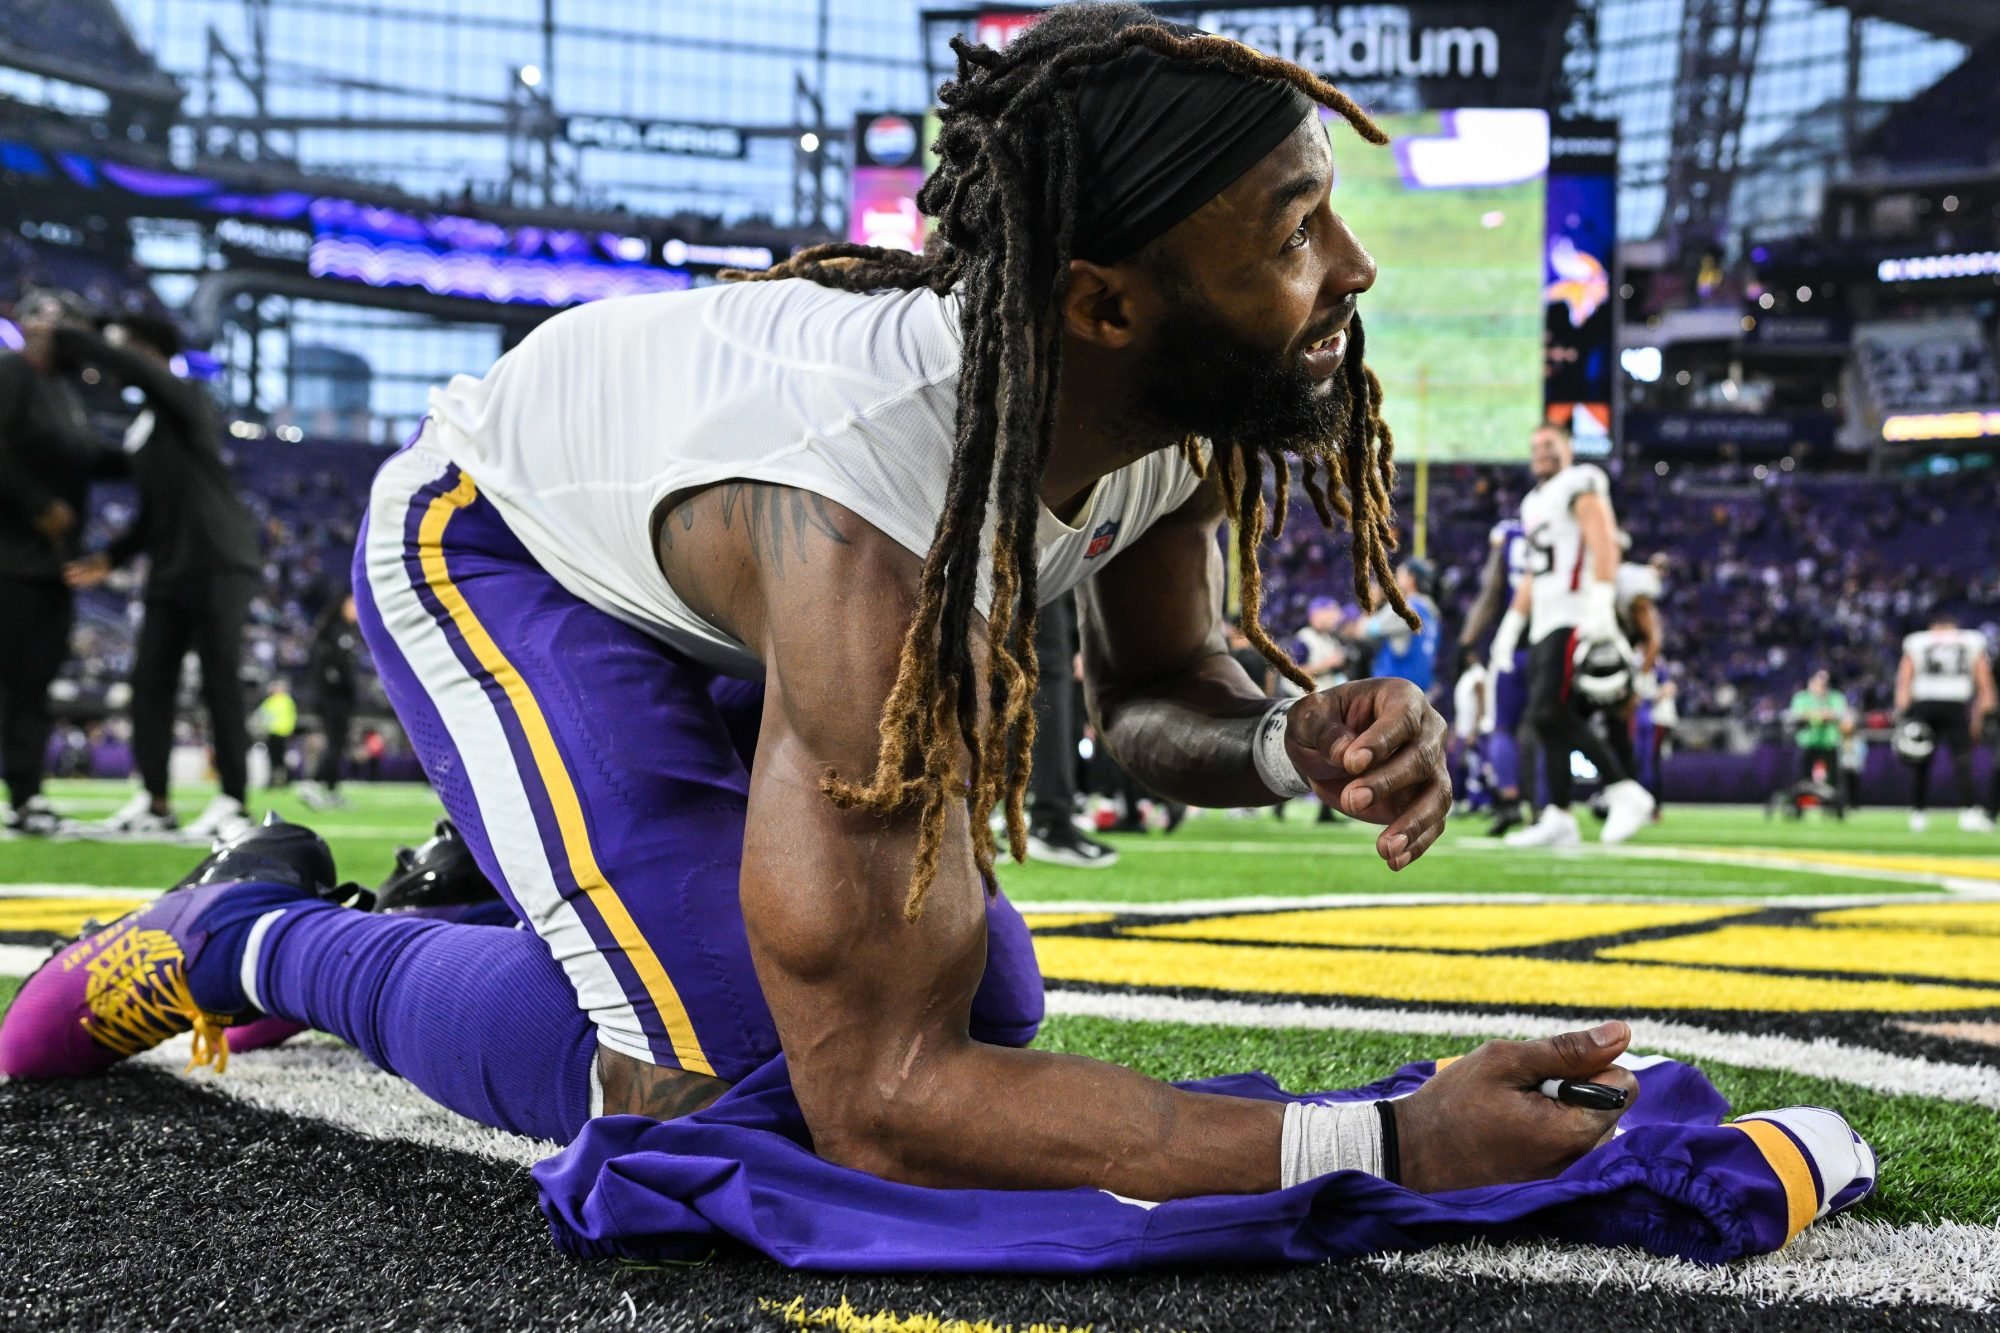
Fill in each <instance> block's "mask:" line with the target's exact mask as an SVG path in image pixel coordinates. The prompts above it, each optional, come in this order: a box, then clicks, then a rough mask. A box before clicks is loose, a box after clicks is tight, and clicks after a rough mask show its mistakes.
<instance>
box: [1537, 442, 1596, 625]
mask: <svg viewBox="0 0 2000 1333" xmlns="http://www.w3.org/2000/svg"><path fill="white" fill-rule="evenodd" d="M1581 495H1602V496H1604V497H1606V500H1607V502H1608V500H1609V498H1610V495H1611V482H1610V480H1609V478H1607V477H1606V476H1605V475H1604V472H1603V469H1601V468H1598V467H1596V466H1594V465H1593V464H1590V463H1572V464H1570V466H1568V467H1566V468H1564V469H1563V470H1562V471H1560V472H1558V473H1556V474H1555V475H1554V476H1553V477H1550V478H1549V479H1548V480H1547V481H1545V482H1543V483H1542V484H1541V485H1539V486H1537V487H1535V489H1534V490H1532V491H1529V492H1528V494H1527V497H1526V498H1525V499H1523V500H1522V501H1521V527H1522V529H1523V530H1524V531H1525V532H1526V533H1527V537H1528V562H1529V563H1528V569H1529V575H1530V577H1531V578H1533V579H1534V605H1533V609H1532V610H1531V612H1530V613H1529V617H1528V642H1530V643H1540V642H1541V641H1542V640H1543V639H1545V638H1547V637H1548V636H1549V635H1551V634H1553V633H1555V632H1556V631H1557V630H1566V629H1574V628H1575V627H1576V626H1577V625H1578V624H1579V623H1580V622H1581V621H1582V620H1583V612H1584V595H1583V589H1584V585H1585V583H1586V582H1587V581H1588V580H1589V579H1590V571H1589V570H1587V569H1585V568H1584V558H1585V553H1584V549H1583V528H1582V527H1581V526H1580V525H1579V524H1578V523H1577V521H1576V501H1577V497H1578V496H1581Z"/></svg>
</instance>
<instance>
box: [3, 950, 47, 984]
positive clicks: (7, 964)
mask: <svg viewBox="0 0 2000 1333" xmlns="http://www.w3.org/2000/svg"><path fill="white" fill-rule="evenodd" d="M48 958H49V951H48V949H46V948H44V947H42V946H39V945H34V944H0V977H25V976H27V975H28V974H29V973H30V972H33V971H34V970H35V969H36V968H38V967H40V966H41V965H42V964H43V963H45V962H47V961H48Z"/></svg>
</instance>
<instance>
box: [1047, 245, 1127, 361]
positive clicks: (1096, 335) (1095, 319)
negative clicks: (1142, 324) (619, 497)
mask: <svg viewBox="0 0 2000 1333" xmlns="http://www.w3.org/2000/svg"><path fill="white" fill-rule="evenodd" d="M1133 280H1134V274H1133V271H1132V270H1131V268H1130V267H1128V266H1112V265H1105V264H1093V263H1092V262H1091V261H1089V260H1088V259H1072V260H1070V261H1069V289H1068V290H1067V291H1066V292H1064V293H1063V325H1064V327H1066V328H1067V329H1068V330H1069V333H1070V336H1071V337H1073V338H1080V339H1082V340H1083V341H1084V342H1087V343H1095V344H1096V345H1097V346H1099V347H1103V348H1106V349H1109V350H1114V351H1115V350H1118V349H1121V348H1124V347H1128V346H1130V345H1131V343H1132V340H1133V339H1134V338H1135V337H1136V336H1137V334H1138V329H1137V324H1136V315H1137V304H1138V303H1137V302H1135V300H1134V299H1133V298H1134V297H1135V296H1136V295H1137V293H1136V292H1134V290H1133Z"/></svg>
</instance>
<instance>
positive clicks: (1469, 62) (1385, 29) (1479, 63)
mask: <svg viewBox="0 0 2000 1333" xmlns="http://www.w3.org/2000/svg"><path fill="white" fill-rule="evenodd" d="M1383 8H1385V7H1375V6H1371V7H1368V8H1366V9H1363V10H1362V11H1360V13H1361V17H1358V18H1357V17H1350V16H1349V11H1347V10H1342V11H1340V16H1339V17H1338V18H1337V19H1333V20H1332V21H1328V22H1311V23H1299V22H1297V21H1296V13H1297V11H1295V10H1280V11H1276V12H1264V13H1260V12H1259V11H1257V10H1241V9H1225V10H1214V11H1210V12H1206V13H1203V14H1200V15H1198V16H1197V17H1196V19H1195V26H1197V27H1199V28H1204V29H1206V30H1207V31H1209V32H1212V33H1215V34H1216V35H1217V36H1219V37H1232V38H1234V39H1235V40H1237V41H1239V42H1242V43H1243V44H1244V45H1245V46H1254V47H1256V48H1257V49H1258V50H1260V51H1264V52H1267V53H1269V54H1271V55H1274V56H1277V57H1279V58H1280V59H1284V60H1289V61H1292V62H1293V63H1294V64H1299V65H1304V66H1305V67H1306V68H1307V69H1309V70H1311V71H1312V72H1313V73H1315V74H1318V75H1320V76H1322V77H1324V78H1328V79H1350V80H1352V79H1491V78H1497V77H1498V76H1499V74H1500V34H1498V33H1496V32H1494V31H1493V29H1491V28H1485V27H1480V28H1461V27H1444V28H1433V27H1423V26H1416V27H1412V26H1410V25H1409V24H1408V23H1407V22H1405V21H1401V20H1396V19H1387V18H1385V17H1383V16H1382V13H1381V10H1382V9H1383ZM1386 8H1388V9H1389V11H1390V12H1391V13H1394V12H1395V8H1394V7H1386Z"/></svg>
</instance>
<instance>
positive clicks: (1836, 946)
mask: <svg viewBox="0 0 2000 1333" xmlns="http://www.w3.org/2000/svg"><path fill="white" fill-rule="evenodd" d="M1598 956H1599V957H1601V958H1619V959H1627V960H1632V961H1637V962H1647V963H1723V964H1734V965H1736V966H1739V967H1776V968H1800V969H1806V970H1809V971H1814V972H1872V973H1875V974H1877V975H1881V974H1883V973H1897V974H1901V975H1904V976H1914V977H1937V978H1939V979H1941V980H1946V981H1993V982H2000V946H1997V945H1996V944H1995V943H1994V941H1993V940H1991V939H1989V938H1982V937H1980V936H1977V935H1970V936H1965V935H1958V936H1954V935H1944V934H1938V933H1935V932H1931V931H1919V930H1870V929H1866V928H1864V927H1860V926H1850V927H1847V928H1845V929H1841V930H1825V929H1819V930H1816V929H1813V928H1812V927H1810V926H1797V927H1793V926H1723V927H1721V928H1720V929H1718V930H1714V931H1710V932H1708V933H1706V934H1702V935H1683V936H1679V937H1676V938H1674V939H1668V940H1647V941H1644V942H1643V943H1639V944H1626V945H1620V946H1619V947H1617V948H1612V949H1606V950H1604V951H1603V952H1602V953H1601V954H1599V955H1598ZM1986 1002H1987V1003H1988V1004H1989V1005H1993V1006H1996V1007H2000V991H1995V992H1992V993H1991V994H1989V995H1988V997H1987V1001H1986Z"/></svg>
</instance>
